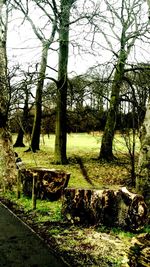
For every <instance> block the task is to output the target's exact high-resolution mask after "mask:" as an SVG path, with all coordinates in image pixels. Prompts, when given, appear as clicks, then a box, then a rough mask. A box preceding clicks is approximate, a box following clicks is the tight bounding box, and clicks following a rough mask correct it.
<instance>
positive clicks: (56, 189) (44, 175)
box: [20, 167, 70, 200]
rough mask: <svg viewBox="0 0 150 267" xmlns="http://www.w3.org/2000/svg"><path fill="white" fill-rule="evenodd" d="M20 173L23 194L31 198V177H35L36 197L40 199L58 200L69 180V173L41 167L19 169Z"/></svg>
mask: <svg viewBox="0 0 150 267" xmlns="http://www.w3.org/2000/svg"><path fill="white" fill-rule="evenodd" d="M20 172H21V183H22V190H23V194H24V195H26V196H29V197H31V196H32V185H33V176H34V175H35V174H36V175H37V188H36V194H37V195H36V197H37V198H40V199H49V200H57V199H59V198H60V197H61V195H62V193H63V190H64V188H65V187H67V185H68V182H69V178H70V173H66V172H64V171H62V170H55V169H45V168H42V167H34V168H28V169H21V170H20Z"/></svg>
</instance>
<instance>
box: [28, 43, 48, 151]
mask: <svg viewBox="0 0 150 267" xmlns="http://www.w3.org/2000/svg"><path fill="white" fill-rule="evenodd" d="M48 49H49V42H43V51H42V59H41V65H40V72H39V77H38V84H37V89H36V100H35V116H34V123H33V129H32V136H31V150H32V151H33V152H36V150H39V149H40V132H41V118H42V92H43V85H44V79H45V72H46V66H47V57H48Z"/></svg>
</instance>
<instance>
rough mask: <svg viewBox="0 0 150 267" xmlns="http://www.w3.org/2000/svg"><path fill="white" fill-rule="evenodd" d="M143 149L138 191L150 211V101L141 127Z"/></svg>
mask: <svg viewBox="0 0 150 267" xmlns="http://www.w3.org/2000/svg"><path fill="white" fill-rule="evenodd" d="M140 139H141V150H140V155H139V164H138V176H137V179H136V189H137V192H139V193H141V194H142V195H143V196H144V198H145V202H146V203H147V206H148V208H149V211H150V101H149V103H148V105H147V110H146V115H145V119H144V122H143V126H142V127H141V136H140Z"/></svg>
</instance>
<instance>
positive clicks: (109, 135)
mask: <svg viewBox="0 0 150 267" xmlns="http://www.w3.org/2000/svg"><path fill="white" fill-rule="evenodd" d="M105 3H106V5H107V10H108V11H109V12H110V13H109V14H110V17H111V20H110V21H108V20H107V24H108V25H109V26H110V27H111V31H112V33H113V36H114V38H115V39H116V40H117V41H118V43H119V51H118V52H117V53H116V51H115V50H114V48H113V44H112V43H111V42H110V40H109V38H108V36H107V35H106V34H105V33H104V34H103V35H104V37H105V39H106V41H107V43H108V44H109V49H110V50H111V51H112V52H113V54H114V56H115V57H116V58H117V60H116V64H115V66H114V67H115V68H114V72H113V83H112V89H111V98H110V108H109V111H108V116H107V121H106V126H105V130H104V134H103V138H102V144H101V149H100V154H99V158H101V159H105V160H112V159H113V158H114V155H113V150H112V144H113V138H114V134H115V125H116V117H117V113H118V107H119V101H120V99H119V97H120V91H121V87H122V84H123V80H124V72H125V66H126V63H127V59H128V57H129V55H130V52H131V49H132V48H133V46H134V44H135V41H136V40H137V39H138V38H141V36H144V35H145V33H146V31H147V25H148V24H147V23H145V22H143V23H140V20H141V5H142V2H139V1H138V0H133V1H125V0H122V1H120V2H117V3H118V4H117V5H120V3H121V6H118V9H116V5H115V3H110V2H108V1H105ZM113 4H114V5H113ZM116 23H118V24H117V25H120V26H121V30H120V32H119V30H117V29H116V28H115V25H116Z"/></svg>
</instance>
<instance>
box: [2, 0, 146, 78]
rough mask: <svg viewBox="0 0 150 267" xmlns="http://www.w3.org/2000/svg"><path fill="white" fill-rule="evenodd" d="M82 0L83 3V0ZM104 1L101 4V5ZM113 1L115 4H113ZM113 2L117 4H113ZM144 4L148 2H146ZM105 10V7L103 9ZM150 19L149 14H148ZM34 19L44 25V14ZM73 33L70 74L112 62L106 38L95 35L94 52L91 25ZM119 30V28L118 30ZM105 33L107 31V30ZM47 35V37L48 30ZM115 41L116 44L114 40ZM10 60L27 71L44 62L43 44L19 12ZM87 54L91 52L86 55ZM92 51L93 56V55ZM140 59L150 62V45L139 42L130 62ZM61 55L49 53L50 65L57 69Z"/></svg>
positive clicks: (12, 24)
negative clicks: (30, 65)
mask: <svg viewBox="0 0 150 267" xmlns="http://www.w3.org/2000/svg"><path fill="white" fill-rule="evenodd" d="M80 1H81V0H80ZM100 2H101V1H97V3H100ZM110 2H111V1H110ZM112 2H113V1H112ZM143 3H144V1H143ZM103 8H104V7H103ZM143 8H144V12H145V15H146V13H147V5H146V3H144V4H143ZM103 12H104V10H103ZM146 16H147V15H146ZM32 17H33V19H34V21H35V22H36V24H37V26H38V27H40V23H43V22H42V21H43V19H42V20H39V17H40V13H38V11H37V10H36V11H34V12H32ZM71 28H72V30H71V31H70V40H71V45H70V57H69V66H68V70H69V73H72V74H74V75H75V74H81V73H84V72H86V70H87V69H88V68H89V67H91V66H93V65H97V64H98V63H103V62H107V61H109V60H111V58H112V53H111V52H109V51H108V50H105V49H104V48H103V43H104V46H106V42H105V40H104V38H103V36H102V35H100V34H95V40H96V42H95V44H94V46H93V47H94V50H93V51H92V50H91V43H90V42H88V40H92V38H93V34H90V32H89V31H90V28H89V26H87V25H84V23H83V25H82V26H80V27H79V26H77V25H76V28H75V27H74V26H71ZM116 29H117V28H116ZM104 30H106V29H105V28H104ZM45 34H47V32H46V30H45ZM75 42H77V43H78V44H79V45H82V48H81V49H79V46H75ZM111 42H112V44H113V42H114V45H115V41H114V40H113V37H112V39H111ZM7 46H8V58H9V64H10V66H13V64H15V63H16V64H17V63H19V64H20V65H23V68H24V69H26V68H27V66H28V64H34V63H37V62H39V61H40V56H41V43H40V41H39V40H38V39H37V38H36V36H35V34H34V33H33V30H32V28H31V26H30V24H29V22H26V21H23V17H22V15H21V13H20V12H18V11H15V12H14V13H13V16H12V17H11V18H10V22H9V27H8V43H7ZM57 47H58V43H55V44H54V45H53V48H57ZM86 51H87V52H86ZM90 51H91V52H92V53H91V54H90V53H89V52H90ZM135 58H136V59H138V60H139V61H146V62H150V46H149V44H146V43H145V45H144V46H143V42H141V41H138V42H137V47H136V50H133V53H132V54H131V56H130V61H134V60H135ZM57 62H58V54H57V52H54V51H51V50H50V51H49V60H48V65H50V66H51V67H53V68H56V69H57ZM50 75H52V76H56V72H50Z"/></svg>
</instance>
